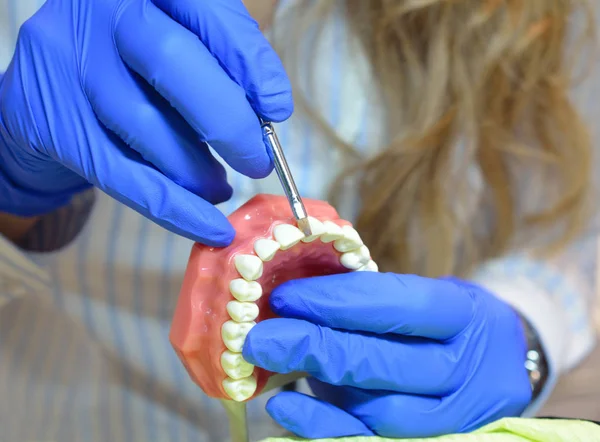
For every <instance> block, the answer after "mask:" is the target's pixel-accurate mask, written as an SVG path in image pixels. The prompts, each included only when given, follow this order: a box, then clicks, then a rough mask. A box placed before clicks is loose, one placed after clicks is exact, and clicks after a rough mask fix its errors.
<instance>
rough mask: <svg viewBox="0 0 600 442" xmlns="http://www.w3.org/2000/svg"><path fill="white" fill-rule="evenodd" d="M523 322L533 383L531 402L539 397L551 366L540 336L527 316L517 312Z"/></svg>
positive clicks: (526, 366)
mask: <svg viewBox="0 0 600 442" xmlns="http://www.w3.org/2000/svg"><path fill="white" fill-rule="evenodd" d="M517 316H518V317H519V319H520V321H521V324H522V326H523V333H524V338H525V340H526V343H527V353H526V359H525V370H527V373H528V375H529V383H530V385H531V403H533V402H534V401H535V400H537V399H538V397H539V396H540V394H541V392H542V390H543V389H544V387H545V385H546V382H547V381H548V378H549V375H550V373H549V367H548V360H547V358H546V353H545V351H544V348H543V346H542V343H541V340H540V337H539V335H538V333H537V331H536V330H535V328H534V327H533V325H532V324H531V323H530V322H529V320H527V318H526V317H525V316H523V315H521V314H520V313H518V312H517Z"/></svg>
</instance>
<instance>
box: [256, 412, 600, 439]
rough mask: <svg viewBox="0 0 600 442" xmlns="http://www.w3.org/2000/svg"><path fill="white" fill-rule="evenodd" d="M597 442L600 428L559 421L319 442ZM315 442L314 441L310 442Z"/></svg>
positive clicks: (511, 421) (520, 421) (506, 421)
mask: <svg viewBox="0 0 600 442" xmlns="http://www.w3.org/2000/svg"><path fill="white" fill-rule="evenodd" d="M302 440H305V439H298V438H285V437H283V438H282V437H277V438H269V439H264V440H263V441H262V442H297V441H302ZM399 440H404V441H410V442H600V425H597V424H594V423H592V422H586V421H578V420H560V419H556V420H555V419H521V418H512V419H502V420H500V421H497V422H494V423H492V424H490V425H487V426H485V427H483V428H480V429H479V430H477V431H474V432H473V433H469V434H456V435H450V436H441V437H435V438H427V439H388V438H384V437H342V438H337V439H318V442H397V441H399ZM313 442H317V441H313Z"/></svg>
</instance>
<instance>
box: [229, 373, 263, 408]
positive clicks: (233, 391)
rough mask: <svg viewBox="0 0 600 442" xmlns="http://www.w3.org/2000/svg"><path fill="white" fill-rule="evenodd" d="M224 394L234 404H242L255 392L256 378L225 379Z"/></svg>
mask: <svg viewBox="0 0 600 442" xmlns="http://www.w3.org/2000/svg"><path fill="white" fill-rule="evenodd" d="M223 389H224V390H225V393H227V395H228V396H229V397H230V398H231V399H233V400H234V401H236V402H243V401H245V400H248V399H250V398H251V397H252V395H253V394H254V393H255V392H256V378H254V376H249V377H247V378H244V379H231V378H227V379H225V380H224V381H223Z"/></svg>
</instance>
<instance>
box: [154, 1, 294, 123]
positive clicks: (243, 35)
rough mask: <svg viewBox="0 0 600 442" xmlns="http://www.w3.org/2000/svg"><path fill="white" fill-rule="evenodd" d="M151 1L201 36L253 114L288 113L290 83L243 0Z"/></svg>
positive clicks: (275, 117) (275, 116)
mask: <svg viewBox="0 0 600 442" xmlns="http://www.w3.org/2000/svg"><path fill="white" fill-rule="evenodd" d="M154 4H156V5H157V6H158V7H159V8H160V9H162V10H163V11H164V12H165V13H167V14H168V15H169V16H170V17H172V18H173V19H174V20H175V21H177V22H178V23H180V24H181V25H182V26H184V27H186V28H187V29H189V30H190V31H191V32H193V33H194V34H196V35H197V36H198V37H199V38H200V40H201V41H202V43H203V44H204V45H205V46H206V47H207V48H208V50H209V51H210V52H211V54H212V55H213V56H214V57H215V58H216V59H217V60H218V61H219V63H220V65H221V67H222V68H223V69H224V70H225V71H226V72H227V73H228V74H229V76H230V77H231V78H232V79H233V80H234V81H235V82H236V83H237V84H239V85H240V86H241V87H242V88H243V89H244V90H245V92H246V96H247V98H248V100H249V102H250V104H251V106H252V107H253V109H254V110H255V112H256V113H257V114H259V115H260V116H261V117H263V118H264V119H266V120H270V121H273V122H281V121H284V120H286V119H288V118H289V117H290V115H291V114H292V112H293V109H294V104H293V99H292V88H291V85H290V81H289V79H288V76H287V74H286V72H285V70H284V68H283V64H282V63H281V60H280V59H279V56H278V55H277V54H276V52H275V50H274V49H273V48H272V47H271V45H270V44H269V42H268V41H267V39H266V38H265V37H264V35H263V34H262V32H261V31H260V29H259V27H258V24H257V23H256V21H255V20H254V19H253V18H252V17H251V16H250V14H249V13H248V11H247V9H246V7H245V6H244V4H243V3H242V1H241V0H211V1H198V0H154Z"/></svg>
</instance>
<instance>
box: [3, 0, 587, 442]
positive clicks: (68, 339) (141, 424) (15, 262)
mask: <svg viewBox="0 0 600 442" xmlns="http://www.w3.org/2000/svg"><path fill="white" fill-rule="evenodd" d="M40 4H41V2H39V1H38V0H0V63H4V64H0V69H1V68H3V67H4V66H6V63H8V58H7V57H8V56H7V55H6V54H9V53H10V51H11V50H12V47H13V45H14V42H15V39H16V33H17V29H18V25H19V24H20V23H22V22H23V21H24V20H25V19H26V18H27V17H28V15H29V14H31V13H32V12H33V10H34V9H35V8H36V7H37V6H39V5H40ZM276 37H277V36H276ZM345 37H346V30H345V29H344V23H343V21H342V20H341V19H339V18H338V19H335V20H332V21H331V23H330V25H329V26H328V28H327V29H326V31H325V33H324V34H323V36H322V38H321V39H320V40H319V42H318V50H317V51H316V54H315V56H316V57H317V61H318V62H317V63H316V64H315V65H316V66H317V68H316V69H317V72H316V74H317V75H318V76H319V78H320V79H322V84H320V85H319V88H318V90H317V93H315V95H314V96H312V97H311V98H312V101H314V102H315V103H316V105H317V106H318V108H319V109H323V110H324V112H325V115H324V116H325V118H326V119H327V120H328V121H329V122H330V123H331V124H332V125H333V126H334V127H335V128H336V129H337V130H338V132H339V133H340V134H341V135H342V136H343V137H344V138H346V139H347V140H349V141H352V142H355V143H356V144H358V146H359V147H360V148H361V150H363V151H364V153H365V154H368V153H369V150H368V149H369V148H370V146H373V145H377V144H379V143H378V138H377V137H379V136H380V134H381V130H380V128H379V126H378V118H377V113H376V112H377V109H378V107H377V106H376V103H373V102H372V101H371V98H372V97H373V96H374V95H373V94H370V93H369V92H368V90H365V89H364V88H363V87H362V86H361V85H362V83H360V81H361V79H360V75H359V74H360V72H361V71H362V70H364V66H363V65H361V64H360V61H357V57H359V55H357V54H356V53H352V52H351V51H352V49H351V48H349V47H348V45H347V43H346V41H347V38H345ZM315 44H316V42H315ZM311 46H312V47H314V46H315V45H311ZM358 60H360V58H358ZM357 63H358V65H357ZM342 73H344V75H342ZM278 133H279V135H280V138H281V140H282V142H283V144H284V145H285V146H286V149H287V151H288V152H289V154H288V160H289V161H290V164H291V167H292V168H293V170H294V171H296V176H297V179H298V184H299V187H300V190H301V192H302V193H303V194H304V195H306V196H309V197H313V198H325V191H326V189H327V187H328V186H329V184H330V180H331V179H332V177H333V176H335V173H333V172H332V170H331V168H332V166H333V165H335V164H341V163H342V162H343V161H342V160H343V159H342V158H341V157H340V154H339V153H338V152H336V151H334V150H333V149H331V148H328V145H327V140H324V139H322V138H321V137H320V136H319V134H318V133H317V132H316V131H315V130H313V129H312V128H311V126H310V125H309V123H308V122H307V121H306V120H305V119H303V118H302V117H301V116H295V117H294V118H293V119H292V120H290V121H289V122H286V123H284V124H280V125H278ZM228 172H229V176H230V177H231V183H232V185H233V187H234V188H235V189H236V194H235V195H234V197H233V199H232V200H231V201H229V202H227V203H225V204H223V205H222V207H221V208H222V210H223V211H224V212H225V213H229V212H231V211H232V210H234V209H235V208H236V207H238V206H239V205H240V204H242V203H243V202H245V201H246V200H247V199H249V198H250V197H251V196H253V195H254V194H256V193H258V192H266V193H279V192H280V189H279V185H278V182H277V178H276V176H271V177H269V178H266V179H264V180H258V181H252V180H249V179H246V178H244V177H241V176H239V175H238V174H235V173H232V171H231V170H229V169H228ZM82 198H84V197H82ZM78 201H79V202H78ZM88 202H89V203H90V204H85V203H81V201H80V200H75V201H74V202H73V204H72V205H71V206H70V207H69V208H67V209H65V211H64V212H62V213H59V214H54V215H53V216H51V217H49V218H47V219H46V220H45V222H44V223H41V224H40V225H38V226H37V228H36V230H34V233H33V234H32V236H31V237H30V238H29V239H28V242H27V243H24V244H23V246H24V247H26V248H28V249H30V251H29V252H27V253H25V252H23V251H22V250H19V249H17V248H16V247H14V246H13V245H10V244H8V243H7V242H6V241H4V240H2V238H0V278H1V279H0V281H2V284H0V297H3V298H0V299H4V302H3V303H0V305H1V306H2V308H0V442H13V441H14V442H17V441H34V440H38V441H39V440H44V441H57V442H58V441H60V442H68V441H102V442H104V441H111V442H120V441H134V440H140V441H148V442H149V441H161V442H162V441H190V442H191V441H194V442H203V441H219V442H221V441H223V440H225V437H226V434H227V422H226V418H225V416H224V414H223V412H222V409H221V407H220V404H219V403H218V402H217V401H215V400H213V399H210V398H207V397H206V396H204V395H203V394H202V392H201V391H200V390H199V388H198V387H197V386H196V385H195V384H193V383H192V382H191V380H190V379H189V378H188V376H187V374H186V372H185V370H184V368H183V367H182V366H181V364H180V362H179V360H178V359H177V357H176V355H175V354H174V352H173V350H172V348H171V346H170V343H169V341H168V330H169V325H170V320H171V317H172V313H173V308H174V304H175V300H176V297H177V295H178V292H179V288H180V284H181V280H182V275H183V272H184V270H185V266H186V263H187V259H188V256H189V250H190V247H191V243H190V242H189V241H188V240H185V239H182V238H180V237H176V236H174V235H172V234H170V233H168V232H166V231H164V230H163V229H161V228H159V227H157V226H156V225H155V224H153V223H151V222H149V221H147V220H145V219H143V218H142V217H140V216H138V215H137V214H136V213H135V212H133V211H131V210H129V209H128V208H126V207H124V206H122V205H120V204H118V203H116V202H115V201H114V200H112V199H110V198H108V197H107V196H106V195H104V194H101V193H98V194H97V198H96V200H95V203H94V205H93V207H92V206H91V202H90V201H88ZM89 210H91V213H90V217H89V221H88V222H87V223H86V224H85V226H83V225H82V222H81V221H82V220H83V219H85V216H86V213H87V212H88V211H89ZM356 210H357V207H356V199H355V198H350V199H349V200H348V204H346V205H345V207H344V208H343V213H342V214H343V215H344V216H346V217H348V218H352V216H353V214H354V213H355V212H356ZM75 233H79V234H78V235H77V237H76V239H75V240H74V241H70V240H71V239H72V237H73V236H74V234H75ZM49 238H50V239H52V238H54V239H56V238H60V241H59V243H60V244H58V243H54V244H51V243H50V242H49V240H48V239H49ZM59 246H63V247H59ZM48 248H52V249H60V250H55V251H53V252H47V251H46V252H44V250H47V249H48ZM576 262H577V263H581V262H586V263H587V264H588V265H586V266H579V265H576V264H575V263H576ZM595 262H596V260H595V247H589V246H588V247H584V248H576V247H573V249H572V250H570V251H569V253H568V254H567V255H565V256H564V257H563V258H562V261H560V262H555V263H536V262H532V261H531V260H527V259H525V258H524V257H507V258H506V259H503V260H499V261H497V262H495V263H493V264H490V265H489V266H487V267H486V268H482V269H481V271H480V273H479V274H480V275H485V274H486V272H488V273H487V274H490V275H491V274H492V273H493V274H494V275H498V274H502V275H504V276H503V277H504V278H506V279H510V278H512V277H514V276H515V275H519V276H520V277H524V278H527V279H529V280H531V281H534V282H535V283H536V284H537V285H539V286H540V287H544V288H546V289H547V293H548V296H550V297H552V299H555V300H556V303H557V305H560V306H561V308H564V309H565V310H566V311H568V312H569V321H568V324H564V326H565V329H566V330H567V333H571V334H572V335H573V336H577V334H578V333H579V332H580V330H589V329H590V322H589V315H586V308H585V306H586V305H587V304H586V303H587V302H588V299H589V295H590V293H593V291H594V290H595V266H594V265H593V264H595ZM569 263H570V265H566V264H569ZM552 326H559V325H556V324H552ZM574 357H575V356H574ZM266 399H267V397H265V398H260V399H258V400H256V401H254V402H253V403H251V404H250V410H249V413H250V418H251V422H252V424H251V432H252V438H253V440H257V439H260V438H263V437H266V436H268V435H276V434H278V433H280V432H281V430H280V429H278V428H276V427H274V426H273V424H272V423H271V422H270V420H269V419H268V417H267V416H266V414H265V412H264V404H265V401H266Z"/></svg>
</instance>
